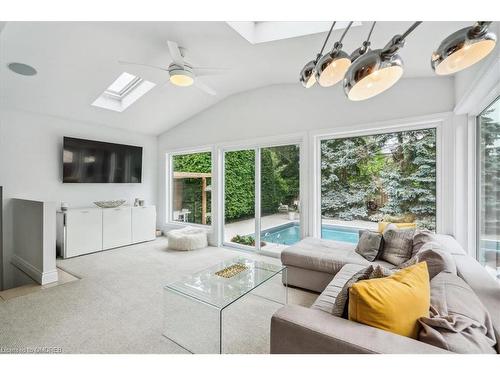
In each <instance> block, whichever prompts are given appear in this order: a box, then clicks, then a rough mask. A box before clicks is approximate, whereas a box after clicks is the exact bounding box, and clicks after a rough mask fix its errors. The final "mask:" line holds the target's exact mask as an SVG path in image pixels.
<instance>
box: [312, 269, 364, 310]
mask: <svg viewBox="0 0 500 375" xmlns="http://www.w3.org/2000/svg"><path fill="white" fill-rule="evenodd" d="M365 268H366V267H365V266H361V265H359V264H346V265H345V266H344V267H342V268H341V270H340V271H339V272H337V274H336V275H335V276H334V277H333V279H332V281H331V282H330V284H328V286H327V287H326V288H325V290H324V291H323V292H322V293H321V294H320V295H319V297H318V298H317V299H316V301H315V302H314V304H313V305H312V306H311V308H312V309H318V310H322V311H325V312H327V313H329V314H332V311H333V305H334V304H335V300H336V299H337V296H338V294H339V293H340V291H341V290H342V288H343V287H344V285H345V284H346V283H347V281H349V280H350V279H351V278H352V276H353V275H355V274H356V273H357V272H358V271H361V270H363V269H365Z"/></svg>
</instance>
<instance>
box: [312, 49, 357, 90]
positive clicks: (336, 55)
mask: <svg viewBox="0 0 500 375" xmlns="http://www.w3.org/2000/svg"><path fill="white" fill-rule="evenodd" d="M350 65H351V57H350V56H349V55H348V54H347V53H346V52H344V51H342V50H333V51H332V52H329V53H327V54H326V55H324V56H323V57H321V58H320V59H319V61H318V63H317V64H316V69H315V70H316V80H317V81H318V83H319V84H320V85H321V86H323V87H330V86H333V85H335V84H336V83H337V82H340V81H341V80H342V78H344V75H345V73H346V72H347V69H348V68H349V66H350Z"/></svg>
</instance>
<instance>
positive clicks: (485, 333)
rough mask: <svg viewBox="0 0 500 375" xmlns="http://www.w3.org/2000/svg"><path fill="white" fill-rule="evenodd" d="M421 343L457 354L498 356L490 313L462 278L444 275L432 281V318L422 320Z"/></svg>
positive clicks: (449, 274) (420, 321) (420, 320)
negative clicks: (489, 354) (496, 354)
mask: <svg viewBox="0 0 500 375" xmlns="http://www.w3.org/2000/svg"><path fill="white" fill-rule="evenodd" d="M419 323H420V325H421V330H420V333H419V340H420V341H422V342H425V343H427V344H430V345H434V346H438V347H440V348H443V349H446V350H450V351H452V352H455V353H464V354H465V353H467V354H469V353H470V354H472V353H491V354H493V353H496V350H495V348H494V347H495V344H496V338H495V332H494V329H493V323H492V320H491V317H490V314H489V312H488V310H486V308H485V307H484V306H483V304H482V303H481V300H480V299H479V297H478V296H477V295H476V294H475V293H474V291H473V290H472V289H471V287H470V286H469V285H468V284H467V283H466V282H465V281H464V280H463V279H461V278H460V277H459V276H457V275H454V274H452V273H446V272H442V273H440V274H439V275H437V276H436V277H435V278H434V279H433V280H432V281H431V309H430V315H429V317H428V318H427V317H422V318H420V319H419Z"/></svg>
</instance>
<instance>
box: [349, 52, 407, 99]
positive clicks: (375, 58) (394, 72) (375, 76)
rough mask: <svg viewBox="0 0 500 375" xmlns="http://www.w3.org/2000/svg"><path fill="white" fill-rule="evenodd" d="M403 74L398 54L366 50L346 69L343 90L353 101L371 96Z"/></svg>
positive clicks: (401, 62) (389, 85)
mask: <svg viewBox="0 0 500 375" xmlns="http://www.w3.org/2000/svg"><path fill="white" fill-rule="evenodd" d="M402 75H403V61H402V60H401V57H400V56H399V55H398V54H394V55H389V56H382V55H381V50H374V51H368V52H366V53H365V54H364V55H361V56H360V57H359V58H357V59H356V60H355V61H354V62H353V64H352V65H351V66H350V67H349V69H348V70H347V73H346V75H345V78H344V91H345V93H346V95H347V97H348V98H349V99H350V100H353V101H360V100H366V99H369V98H372V97H374V96H376V95H378V94H380V93H382V92H384V91H385V90H387V89H389V88H390V87H392V86H393V85H394V84H395V83H396V82H397V81H399V79H400V78H401V76H402Z"/></svg>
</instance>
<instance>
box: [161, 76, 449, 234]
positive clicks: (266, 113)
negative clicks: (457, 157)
mask: <svg viewBox="0 0 500 375" xmlns="http://www.w3.org/2000/svg"><path fill="white" fill-rule="evenodd" d="M453 107H454V84H453V79H452V78H439V77H432V78H415V79H403V80H401V81H400V82H398V83H397V84H396V85H395V86H394V87H393V88H391V89H390V90H388V91H387V92H385V93H383V94H382V95H379V96H377V97H375V98H373V99H370V100H367V101H364V102H351V101H349V100H347V99H346V98H345V95H344V93H343V92H342V90H341V87H340V86H336V87H334V88H331V89H323V88H321V87H314V88H312V89H309V90H306V89H304V88H302V87H300V86H299V85H298V84H285V85H275V86H269V87H264V88H260V89H257V90H253V91H248V92H244V93H240V94H236V95H233V96H231V97H229V98H227V99H225V100H223V101H222V102H220V103H218V104H217V105H215V106H213V107H211V108H209V109H207V110H206V111H204V112H201V113H199V114H197V115H196V116H194V117H192V118H191V119H189V120H187V121H185V122H184V123H181V124H180V125H178V126H176V127H175V128H173V129H170V130H169V131H167V132H165V133H163V134H161V135H160V137H159V140H158V168H159V171H158V178H159V179H158V183H159V189H158V191H159V196H158V206H159V207H158V212H159V221H160V224H161V225H163V224H165V222H166V212H165V205H166V194H167V193H166V186H165V168H166V165H165V154H166V153H167V152H168V151H174V150H180V149H184V148H190V147H193V148H194V147H199V146H205V145H211V144H219V143H222V142H232V141H235V142H236V141H240V140H241V141H243V140H249V139H254V138H260V137H270V136H279V135H287V134H291V133H305V134H306V137H308V136H310V134H311V133H315V132H316V131H318V130H321V129H332V130H334V129H335V128H344V129H345V128H346V127H349V126H352V127H358V126H359V125H360V124H368V125H369V124H372V123H374V122H380V121H386V120H397V119H403V118H409V117H417V116H425V115H431V114H436V113H443V112H449V111H452V110H453ZM452 122H453V118H451V119H450V120H449V121H446V123H445V124H444V125H445V129H443V133H444V137H443V138H444V139H445V141H446V143H447V144H446V145H444V153H446V158H445V159H446V163H447V165H446V166H444V167H445V168H444V170H445V171H446V172H449V171H450V169H451V168H452V167H453V154H454V151H453V150H454V145H453V134H452V133H453V129H452V128H453V124H452ZM309 152H310V150H309ZM306 165H310V164H309V163H306ZM450 179H451V178H450V177H449V173H447V177H446V181H445V186H444V188H445V189H446V190H450V189H452V188H451V186H452V182H451V181H450ZM446 195H447V198H448V199H452V197H453V193H452V192H450V191H446ZM448 206H449V204H448ZM452 215H453V214H452V213H450V212H449V213H448V214H447V215H446V217H447V218H449V217H451V216H452ZM448 221H449V220H448ZM163 228H164V229H167V227H166V226H165V225H163ZM452 228H453V224H452V223H449V226H448V227H447V228H445V230H444V231H445V232H451V230H452Z"/></svg>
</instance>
